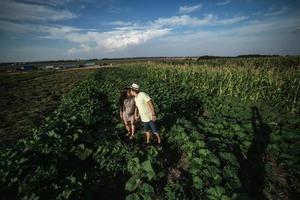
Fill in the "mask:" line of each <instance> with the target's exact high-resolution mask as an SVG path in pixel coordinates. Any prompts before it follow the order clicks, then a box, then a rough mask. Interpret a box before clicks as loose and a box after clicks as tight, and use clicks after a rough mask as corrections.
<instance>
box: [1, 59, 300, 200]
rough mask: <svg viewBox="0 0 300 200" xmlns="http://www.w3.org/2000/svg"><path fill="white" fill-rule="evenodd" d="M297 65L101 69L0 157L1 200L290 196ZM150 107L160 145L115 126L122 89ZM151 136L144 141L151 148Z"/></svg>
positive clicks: (295, 163)
mask: <svg viewBox="0 0 300 200" xmlns="http://www.w3.org/2000/svg"><path fill="white" fill-rule="evenodd" d="M299 72H300V68H299V58H298V57H289V58H251V59H250V58H249V59H245V58H241V59H213V60H206V61H201V60H200V61H197V62H190V63H188V64H183V63H167V62H166V63H162V62H157V63H148V64H145V63H135V64H125V63H124V64H122V66H120V67H116V68H102V69H99V70H97V71H96V72H95V73H94V74H92V75H91V76H90V77H89V78H88V79H87V80H83V81H81V82H80V83H79V84H76V86H75V87H73V88H72V89H71V90H70V92H68V94H67V95H65V96H64V97H63V98H62V100H61V101H60V103H59V105H58V107H57V108H56V109H55V110H54V111H53V112H52V113H51V114H50V115H48V116H47V117H46V118H45V120H44V121H43V123H42V124H41V126H39V127H38V128H34V129H33V130H32V133H31V136H29V137H27V138H25V139H21V140H19V141H18V142H17V144H16V145H14V146H13V147H10V148H6V149H2V150H1V151H0V193H1V197H2V198H3V199H15V198H17V199H126V200H138V199H144V200H148V199H178V200H182V199H208V200H220V199H221V200H227V199H299V194H300V179H299V178H300V171H299V169H300V160H299V159H300V155H299V154H300V117H299V114H300V110H299V109H300V101H299V100H300V99H299V96H300V73H299ZM133 82H134V83H137V84H139V85H140V87H141V90H142V91H144V92H146V93H148V94H149V95H150V96H151V98H152V99H153V102H154V105H155V108H156V112H157V114H158V125H159V128H160V134H161V137H162V145H161V147H156V146H155V145H150V146H148V147H145V146H144V145H143V143H144V135H143V130H142V127H141V126H140V125H139V126H138V130H137V134H136V137H135V138H134V140H133V141H128V140H126V138H125V134H126V131H125V127H124V125H123V124H122V123H121V120H120V119H119V114H118V113H119V108H118V98H119V95H120V90H121V89H122V88H123V87H124V86H128V85H130V84H131V83H133ZM154 138H155V137H152V140H153V141H152V142H153V144H155V140H154Z"/></svg>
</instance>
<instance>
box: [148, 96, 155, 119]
mask: <svg viewBox="0 0 300 200" xmlns="http://www.w3.org/2000/svg"><path fill="white" fill-rule="evenodd" d="M147 104H148V106H149V109H150V111H151V115H152V120H153V121H155V120H156V114H155V110H154V105H153V102H152V100H150V101H148V102H147Z"/></svg>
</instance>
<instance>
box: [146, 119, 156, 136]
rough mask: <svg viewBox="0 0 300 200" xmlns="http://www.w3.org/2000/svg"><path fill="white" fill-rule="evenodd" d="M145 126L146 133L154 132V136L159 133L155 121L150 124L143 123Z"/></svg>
mask: <svg viewBox="0 0 300 200" xmlns="http://www.w3.org/2000/svg"><path fill="white" fill-rule="evenodd" d="M143 125H144V130H145V131H146V132H149V131H152V133H154V134H157V133H158V128H157V126H156V123H155V122H154V121H152V120H151V121H149V122H143Z"/></svg>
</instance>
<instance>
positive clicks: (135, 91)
mask: <svg viewBox="0 0 300 200" xmlns="http://www.w3.org/2000/svg"><path fill="white" fill-rule="evenodd" d="M130 93H131V95H132V96H134V101H135V105H136V107H137V108H138V111H139V114H140V117H141V121H142V122H143V125H144V129H145V132H146V143H147V144H149V143H150V132H151V131H152V133H153V134H154V135H155V136H156V138H157V144H158V145H160V142H161V141H160V136H159V133H158V129H157V126H156V122H155V121H156V114H155V110H154V106H153V103H152V100H151V98H150V97H149V95H148V94H146V93H145V92H140V87H139V86H138V85H137V84H135V83H133V84H132V85H131V87H130Z"/></svg>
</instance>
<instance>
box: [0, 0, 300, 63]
mask: <svg viewBox="0 0 300 200" xmlns="http://www.w3.org/2000/svg"><path fill="white" fill-rule="evenodd" d="M241 54H279V55H300V0H264V1H261V0H209V1H204V0H186V1H184V0H147V1H146V0H47V1H46V0H1V1H0V62H17V61H18V62H19V61H42V60H60V59H94V58H98V59H101V58H122V57H144V56H202V55H215V56H236V55H241Z"/></svg>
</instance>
